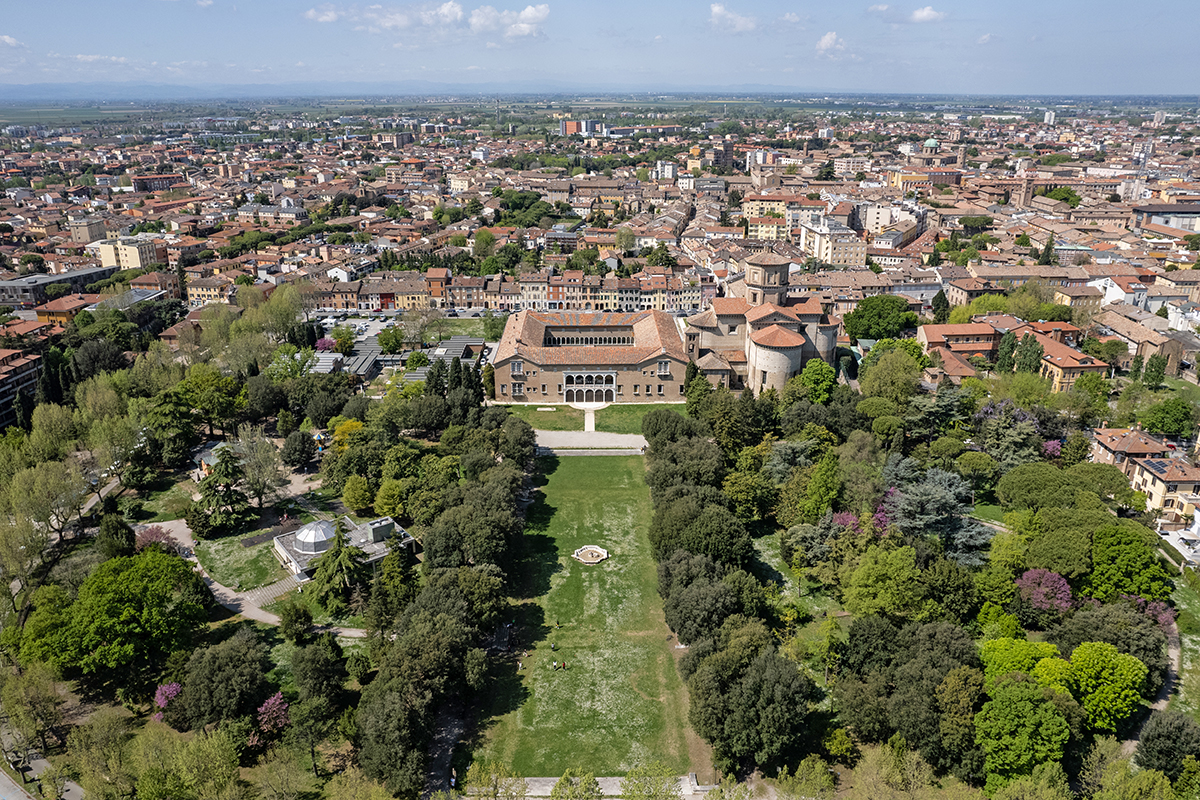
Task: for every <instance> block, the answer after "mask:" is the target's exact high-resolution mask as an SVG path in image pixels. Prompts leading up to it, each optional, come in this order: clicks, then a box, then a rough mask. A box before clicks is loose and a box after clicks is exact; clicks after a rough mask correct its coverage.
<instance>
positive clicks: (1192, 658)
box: [1170, 579, 1200, 718]
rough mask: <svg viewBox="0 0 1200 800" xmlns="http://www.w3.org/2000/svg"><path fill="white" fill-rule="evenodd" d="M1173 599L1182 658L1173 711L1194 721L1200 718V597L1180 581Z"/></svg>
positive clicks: (1176, 584) (1172, 698)
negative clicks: (1197, 717) (1197, 716)
mask: <svg viewBox="0 0 1200 800" xmlns="http://www.w3.org/2000/svg"><path fill="white" fill-rule="evenodd" d="M1171 599H1172V600H1173V601H1174V602H1175V609H1176V611H1177V613H1178V617H1177V618H1176V620H1175V623H1176V625H1177V626H1178V628H1179V647H1180V652H1181V657H1180V663H1179V680H1178V683H1176V685H1175V694H1174V696H1172V697H1171V705H1170V708H1171V710H1172V711H1182V712H1183V713H1185V714H1187V715H1188V716H1191V717H1193V718H1194V717H1195V716H1196V715H1197V714H1200V594H1197V593H1196V591H1195V590H1194V589H1191V588H1189V587H1188V586H1187V584H1185V583H1184V582H1183V580H1182V579H1180V580H1177V581H1176V582H1175V591H1174V592H1172V593H1171Z"/></svg>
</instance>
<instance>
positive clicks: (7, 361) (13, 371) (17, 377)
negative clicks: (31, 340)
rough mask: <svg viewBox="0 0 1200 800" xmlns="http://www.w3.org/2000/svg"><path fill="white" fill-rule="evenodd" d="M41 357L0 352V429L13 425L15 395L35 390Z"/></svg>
mask: <svg viewBox="0 0 1200 800" xmlns="http://www.w3.org/2000/svg"><path fill="white" fill-rule="evenodd" d="M41 363H42V362H41V356H39V355H37V354H34V353H25V352H22V351H20V350H0V429H3V428H7V427H8V426H9V425H15V424H16V422H17V412H16V406H15V401H16V399H17V395H19V394H27V395H30V396H32V395H33V393H34V392H35V391H36V390H37V382H38V375H39V373H40V371H41Z"/></svg>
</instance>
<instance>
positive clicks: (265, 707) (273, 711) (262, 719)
mask: <svg viewBox="0 0 1200 800" xmlns="http://www.w3.org/2000/svg"><path fill="white" fill-rule="evenodd" d="M290 722H291V720H290V719H289V718H288V704H287V701H286V700H284V699H283V692H276V693H275V694H273V695H271V696H270V697H268V698H267V699H266V701H265V702H264V703H263V704H262V705H261V706H259V707H258V727H257V728H255V729H254V730H252V731H250V736H249V737H247V739H246V744H247V745H248V746H249V747H251V748H254V749H257V748H260V747H267V746H269V745H270V744H271V743H272V742H274V741H276V740H277V739H278V738H279V735H280V734H281V733H282V732H283V729H284V728H286V727H287V726H288V724H289V723H290Z"/></svg>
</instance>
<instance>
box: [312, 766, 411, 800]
mask: <svg viewBox="0 0 1200 800" xmlns="http://www.w3.org/2000/svg"><path fill="white" fill-rule="evenodd" d="M325 794H326V795H327V796H328V797H329V800H392V798H393V797H394V795H393V794H392V793H391V792H390V791H389V790H388V788H387V787H386V786H384V785H383V784H381V783H376V782H375V781H373V780H371V779H370V778H368V777H367V776H366V775H365V774H364V773H363V771H362V770H360V769H359V768H358V767H353V766H352V767H350V768H349V769H347V770H345V771H344V772H341V773H338V774H337V775H334V776H333V779H332V780H330V781H329V783H328V784H327V785H326V787H325Z"/></svg>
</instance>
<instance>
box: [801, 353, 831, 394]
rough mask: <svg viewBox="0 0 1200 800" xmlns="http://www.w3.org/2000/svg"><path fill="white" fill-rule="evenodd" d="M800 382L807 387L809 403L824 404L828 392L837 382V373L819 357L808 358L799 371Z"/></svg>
mask: <svg viewBox="0 0 1200 800" xmlns="http://www.w3.org/2000/svg"><path fill="white" fill-rule="evenodd" d="M799 378H800V383H801V384H802V385H803V386H805V387H806V388H807V389H808V400H809V402H810V403H817V404H820V405H826V404H827V403H828V402H829V395H830V392H831V391H832V390H833V387H834V385H835V384H836V383H837V373H836V372H834V370H833V367H831V366H829V365H828V364H826V363H825V362H824V361H822V360H821V359H819V358H810V359H809V360H808V363H807V364H805V365H804V369H803V370H802V371H801V372H800V376H799Z"/></svg>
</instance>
